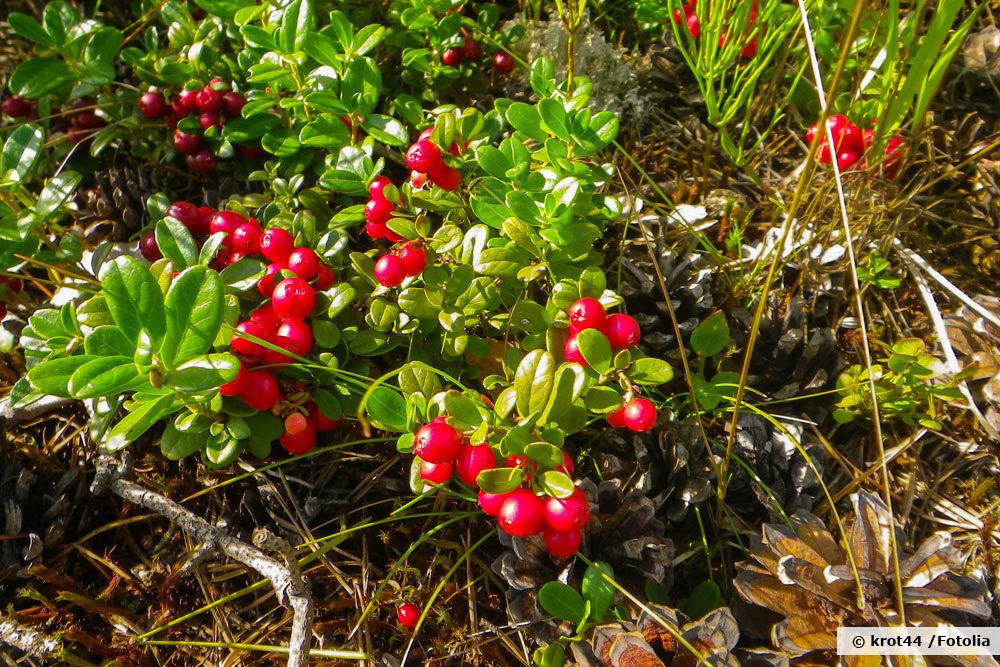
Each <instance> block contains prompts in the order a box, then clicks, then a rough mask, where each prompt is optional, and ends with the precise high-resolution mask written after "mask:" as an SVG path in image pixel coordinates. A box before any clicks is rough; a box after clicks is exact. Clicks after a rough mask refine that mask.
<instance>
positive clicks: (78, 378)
mask: <svg viewBox="0 0 1000 667" xmlns="http://www.w3.org/2000/svg"><path fill="white" fill-rule="evenodd" d="M141 381H142V376H141V375H140V374H139V369H137V368H136V367H135V364H134V363H133V362H132V357H131V356H128V357H125V356H114V357H98V358H97V359H94V360H93V361H89V362H87V363H85V364H84V365H83V366H80V367H79V368H78V369H77V370H76V372H74V373H73V375H71V376H70V378H69V384H68V385H67V389H68V391H69V393H70V395H71V396H73V397H74V398H98V397H102V396H108V397H117V395H118V394H121V393H122V392H124V391H127V390H129V389H134V388H136V385H137V383H139V382H141Z"/></svg>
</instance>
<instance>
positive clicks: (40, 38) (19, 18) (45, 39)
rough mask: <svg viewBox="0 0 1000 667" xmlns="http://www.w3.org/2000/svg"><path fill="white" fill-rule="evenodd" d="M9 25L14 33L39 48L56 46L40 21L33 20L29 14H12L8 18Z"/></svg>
mask: <svg viewBox="0 0 1000 667" xmlns="http://www.w3.org/2000/svg"><path fill="white" fill-rule="evenodd" d="M7 25H9V26H10V27H11V28H12V29H13V30H14V32H15V33H17V34H18V35H20V36H21V37H24V38H25V39H27V40H30V41H32V42H34V43H35V44H38V45H39V46H55V45H56V43H55V42H54V41H53V40H52V37H51V36H50V35H49V33H48V32H46V31H45V29H44V28H43V27H42V26H41V25H40V24H39V23H38V21H36V20H35V19H33V18H31V17H30V16H28V15H27V14H22V13H21V12H11V13H10V16H8V17H7Z"/></svg>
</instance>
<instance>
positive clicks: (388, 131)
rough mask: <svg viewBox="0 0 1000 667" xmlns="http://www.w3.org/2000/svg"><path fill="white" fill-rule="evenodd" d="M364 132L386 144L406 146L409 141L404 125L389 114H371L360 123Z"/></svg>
mask: <svg viewBox="0 0 1000 667" xmlns="http://www.w3.org/2000/svg"><path fill="white" fill-rule="evenodd" d="M362 127H363V128H364V130H365V132H367V133H368V134H370V135H372V137H374V138H375V139H376V140H377V141H380V142H382V143H383V144H386V145H387V146H407V145H409V143H410V136H409V133H408V132H407V131H406V126H405V125H403V124H402V123H401V122H399V121H398V120H396V119H395V118H393V117H391V116H382V115H378V114H372V115H370V116H367V117H366V118H365V122H364V123H363V124H362Z"/></svg>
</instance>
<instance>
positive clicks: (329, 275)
mask: <svg viewBox="0 0 1000 667" xmlns="http://www.w3.org/2000/svg"><path fill="white" fill-rule="evenodd" d="M335 282H337V276H335V275H334V274H333V270H332V269H331V268H330V267H328V266H327V265H325V264H320V265H319V270H318V271H317V272H316V280H314V281H313V288H314V289H315V290H316V291H318V292H322V291H323V290H327V289H330V288H331V287H333V284H334V283H335Z"/></svg>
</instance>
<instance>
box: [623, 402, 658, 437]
mask: <svg viewBox="0 0 1000 667" xmlns="http://www.w3.org/2000/svg"><path fill="white" fill-rule="evenodd" d="M622 409H623V411H624V416H625V426H627V427H628V428H629V429H630V430H632V431H635V432H637V433H644V432H646V431H648V430H649V429H651V428H653V425H654V424H655V423H656V406H654V405H653V402H652V401H650V400H648V399H645V398H633V399H632V400H631V401H629V402H628V403H626V404H625V405H624V406H623V407H622Z"/></svg>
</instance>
